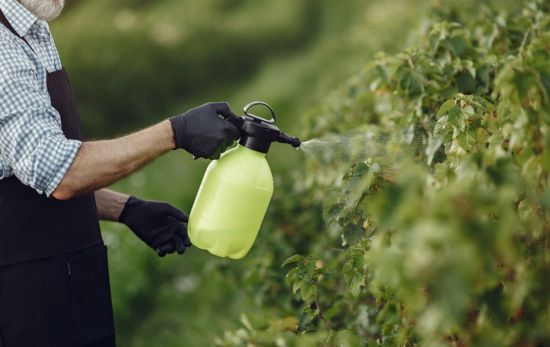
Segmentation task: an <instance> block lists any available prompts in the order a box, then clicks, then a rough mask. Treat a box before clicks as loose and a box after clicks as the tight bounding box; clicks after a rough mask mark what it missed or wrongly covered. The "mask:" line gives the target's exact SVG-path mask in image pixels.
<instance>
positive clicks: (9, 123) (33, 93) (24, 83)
mask: <svg viewBox="0 0 550 347" xmlns="http://www.w3.org/2000/svg"><path fill="white" fill-rule="evenodd" d="M0 10H2V12H3V13H4V15H5V16H6V18H7V19H8V21H9V22H10V24H11V25H12V27H13V28H14V29H15V31H16V32H17V33H18V34H19V35H21V36H22V37H24V38H25V39H26V41H27V42H28V43H29V45H30V46H31V47H32V49H31V48H30V47H29V46H28V45H27V44H26V43H25V42H24V41H23V40H21V39H20V38H19V37H17V36H15V35H14V34H13V33H11V32H10V31H9V30H8V29H7V28H6V27H5V26H3V25H2V24H0V179H4V178H7V177H10V176H13V175H15V176H16V177H17V178H18V179H19V180H20V181H21V182H22V183H23V184H25V185H27V186H30V187H32V188H33V189H35V190H36V191H37V192H38V193H39V194H46V196H50V195H51V194H52V193H53V192H54V191H55V189H56V188H57V186H58V185H59V182H61V179H62V178H63V176H65V173H66V172H67V170H68V169H69V167H70V166H71V164H72V162H73V160H74V158H75V156H76V153H77V152H78V149H79V147H80V145H81V142H80V141H75V140H68V139H67V138H66V137H65V136H64V135H63V132H62V130H61V118H60V116H59V113H58V112H57V110H56V109H55V108H54V107H53V106H52V104H51V100H50V95H49V94H48V88H47V84H46V75H47V73H48V72H53V71H56V70H60V69H61V60H60V58H59V54H58V52H57V49H56V47H55V43H54V41H53V38H52V36H51V33H50V30H49V27H48V24H47V23H46V22H44V21H42V20H39V19H37V18H36V17H35V16H34V15H33V14H32V13H30V12H29V11H28V10H27V9H26V8H24V7H23V6H22V5H21V4H20V3H19V2H18V1H17V0H0Z"/></svg>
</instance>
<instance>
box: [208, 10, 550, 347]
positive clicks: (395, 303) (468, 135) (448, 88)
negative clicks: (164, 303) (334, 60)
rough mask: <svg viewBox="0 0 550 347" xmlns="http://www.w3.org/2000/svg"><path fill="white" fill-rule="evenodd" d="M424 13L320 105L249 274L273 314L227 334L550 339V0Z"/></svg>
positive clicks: (272, 341) (334, 340)
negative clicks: (409, 42)
mask: <svg viewBox="0 0 550 347" xmlns="http://www.w3.org/2000/svg"><path fill="white" fill-rule="evenodd" d="M428 17H429V20H428V21H427V22H426V23H425V26H424V28H425V29H424V31H423V33H422V34H421V35H420V37H421V39H420V40H419V42H418V43H417V44H415V45H414V46H413V47H412V48H409V49H407V50H405V51H403V52H402V53H399V54H397V55H385V54H380V55H379V56H378V57H377V59H376V60H375V61H372V62H370V63H369V64H368V65H367V67H366V68H365V69H364V71H362V72H361V73H359V74H357V75H356V76H354V77H353V78H352V79H351V80H350V81H349V82H348V83H347V85H346V86H345V87H343V88H341V89H340V90H339V91H337V92H335V94H334V95H333V96H332V97H330V98H329V100H328V101H326V102H325V103H324V104H323V105H322V106H320V107H319V108H317V109H316V110H314V111H313V112H311V115H310V116H309V117H308V119H307V121H306V122H305V124H304V125H305V127H306V130H305V131H304V135H305V137H306V138H308V137H309V138H311V137H318V138H320V140H316V141H315V142H310V143H306V149H307V152H308V153H310V154H312V156H310V157H309V159H308V162H307V169H305V170H304V169H303V168H301V169H300V170H297V171H296V172H294V173H292V174H291V175H289V176H290V177H287V179H286V180H285V182H284V183H281V184H280V186H279V187H278V193H277V195H276V196H278V197H276V198H275V201H274V206H273V208H271V209H270V212H269V213H270V215H269V220H270V221H271V222H270V224H269V227H270V228H273V229H275V230H277V231H278V232H274V233H271V236H270V237H269V238H267V239H265V240H260V244H259V245H258V246H257V247H258V248H259V250H257V252H260V253H261V254H262V255H263V258H260V257H255V258H252V259H249V260H248V261H249V263H250V264H249V265H250V270H249V271H248V272H247V273H245V278H246V279H247V280H248V281H249V282H247V283H252V284H256V286H255V287H253V288H251V293H252V294H253V295H255V296H256V297H257V300H259V301H261V302H262V303H263V304H264V305H265V306H266V310H267V311H268V312H269V313H268V314H267V316H268V317H269V318H268V319H267V320H266V319H255V317H248V316H246V315H244V316H243V317H242V323H243V328H242V329H239V330H236V331H228V332H227V333H226V334H225V335H224V336H223V337H220V338H219V339H218V341H217V342H218V344H219V345H220V346H243V345H248V346H288V345H292V346H294V345H295V346H319V345H328V346H332V345H335V346H336V345H338V346H340V345H344V346H348V345H357V346H359V345H361V346H363V345H369V346H371V345H372V346H376V345H383V346H411V345H422V346H445V345H452V346H518V345H522V346H542V345H548V344H550V296H549V295H548V293H550V234H549V233H550V221H549V218H550V187H549V185H548V180H549V177H548V173H549V170H550V5H549V3H548V2H547V1H544V0H534V1H528V2H521V1H518V2H510V3H507V2H499V3H497V4H495V5H494V6H491V4H490V3H489V2H485V3H483V2H476V1H461V2H453V1H434V2H433V5H432V7H431V10H430V13H429V14H428ZM337 134H340V135H337ZM341 134H344V135H341ZM352 163H354V164H353V166H351V164H352ZM282 191H284V193H282ZM321 216H322V217H323V218H322V219H321ZM292 250H295V252H297V253H298V254H300V255H295V256H292V257H290V258H288V259H287V260H286V261H285V262H284V263H283V257H284V256H285V255H286V254H288V252H289V251H292ZM260 259H261V261H260ZM281 265H282V266H283V269H282V270H281V269H280V266H281ZM281 271H283V272H285V273H286V282H287V286H286V287H285V286H283V285H282V284H281V283H279V282H278V280H279V279H280V274H281ZM289 290H291V291H292V293H293V294H291V293H289Z"/></svg>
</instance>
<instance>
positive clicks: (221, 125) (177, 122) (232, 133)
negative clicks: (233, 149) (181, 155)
mask: <svg viewBox="0 0 550 347" xmlns="http://www.w3.org/2000/svg"><path fill="white" fill-rule="evenodd" d="M229 117H236V115H235V114H234V113H233V112H232V111H231V109H230V108H229V104H228V103H226V102H210V103H208V104H204V105H202V106H199V107H197V108H194V109H192V110H189V111H187V112H186V113H184V114H182V115H180V116H175V117H172V118H170V123H171V124H172V130H173V131H174V140H175V143H176V148H183V149H185V150H186V151H188V152H189V153H191V154H193V155H194V156H195V157H199V158H208V159H218V158H219V157H220V154H221V153H223V152H224V151H225V150H226V149H227V148H228V147H229V146H231V145H232V144H233V142H234V141H235V140H237V139H238V138H239V137H240V133H239V129H238V128H237V127H236V126H235V125H233V124H232V123H231V122H229V121H228V120H227V118H229Z"/></svg>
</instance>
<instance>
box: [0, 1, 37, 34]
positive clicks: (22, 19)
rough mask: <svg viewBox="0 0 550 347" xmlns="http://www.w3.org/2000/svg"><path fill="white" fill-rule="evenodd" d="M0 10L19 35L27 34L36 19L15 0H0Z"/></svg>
mask: <svg viewBox="0 0 550 347" xmlns="http://www.w3.org/2000/svg"><path fill="white" fill-rule="evenodd" d="M0 10H2V12H3V13H4V15H5V16H6V19H7V20H8V21H9V22H10V24H11V26H12V27H13V29H15V31H16V32H17V33H18V34H19V35H20V36H21V37H23V36H25V35H27V33H28V32H29V30H30V28H31V27H32V26H33V24H34V23H36V20H37V19H38V18H37V17H36V16H35V15H34V14H32V13H31V12H30V11H29V10H27V9H26V8H25V7H24V6H23V5H21V4H20V3H19V1H17V0H0Z"/></svg>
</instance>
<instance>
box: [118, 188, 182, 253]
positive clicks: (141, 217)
mask: <svg viewBox="0 0 550 347" xmlns="http://www.w3.org/2000/svg"><path fill="white" fill-rule="evenodd" d="M187 220H188V217H187V215H186V214H185V213H183V212H182V211H180V210H179V209H177V208H175V207H174V206H172V205H170V204H168V203H166V202H159V201H145V200H141V199H138V198H136V197H134V196H130V198H129V199H128V201H127V202H126V205H125V206H124V209H123V210H122V213H121V214H120V217H119V218H118V221H119V222H121V223H124V224H126V225H127V226H128V228H130V230H132V231H133V232H134V234H136V235H137V236H138V237H139V238H140V239H141V240H142V241H143V242H145V243H146V244H147V245H149V247H151V248H153V249H154V250H155V251H156V252H157V254H158V255H159V256H161V257H164V256H165V255H166V254H168V253H173V252H174V251H177V252H178V253H179V254H183V253H184V252H185V248H186V247H190V246H191V241H190V240H189V236H188V235H187Z"/></svg>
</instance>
